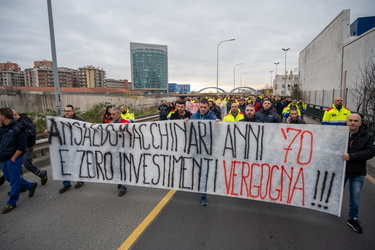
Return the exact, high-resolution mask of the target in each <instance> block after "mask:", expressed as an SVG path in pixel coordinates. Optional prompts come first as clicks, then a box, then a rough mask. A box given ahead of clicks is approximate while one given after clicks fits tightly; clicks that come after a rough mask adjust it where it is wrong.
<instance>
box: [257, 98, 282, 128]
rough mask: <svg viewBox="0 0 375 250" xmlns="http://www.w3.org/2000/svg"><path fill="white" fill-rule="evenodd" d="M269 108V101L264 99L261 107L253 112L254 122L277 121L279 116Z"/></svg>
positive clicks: (270, 106)
mask: <svg viewBox="0 0 375 250" xmlns="http://www.w3.org/2000/svg"><path fill="white" fill-rule="evenodd" d="M271 108H272V103H271V101H269V100H266V101H264V102H263V108H262V109H261V110H260V111H259V112H257V113H256V114H255V119H256V122H263V123H279V116H278V115H277V114H276V113H275V112H273V111H272V109H271Z"/></svg>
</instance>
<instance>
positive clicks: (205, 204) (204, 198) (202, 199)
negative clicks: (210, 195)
mask: <svg viewBox="0 0 375 250" xmlns="http://www.w3.org/2000/svg"><path fill="white" fill-rule="evenodd" d="M201 205H202V206H207V205H208V201H207V197H206V196H202V197H201Z"/></svg>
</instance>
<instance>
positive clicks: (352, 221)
mask: <svg viewBox="0 0 375 250" xmlns="http://www.w3.org/2000/svg"><path fill="white" fill-rule="evenodd" d="M346 124H347V126H349V145H348V153H346V154H343V155H342V159H343V160H344V161H346V172H345V184H346V181H348V180H349V193H350V199H349V218H348V221H347V224H348V225H349V226H350V227H351V228H352V229H353V231H354V232H357V233H362V227H361V225H360V223H359V221H358V211H359V199H360V194H361V189H362V186H363V182H364V179H365V175H366V161H367V160H370V159H371V158H372V157H374V156H375V136H374V135H372V134H370V133H369V132H368V131H367V129H366V128H365V127H364V126H363V125H362V121H361V116H359V115H358V114H351V115H349V117H348V121H347V122H346Z"/></svg>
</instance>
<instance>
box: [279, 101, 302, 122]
mask: <svg viewBox="0 0 375 250" xmlns="http://www.w3.org/2000/svg"><path fill="white" fill-rule="evenodd" d="M292 107H294V108H296V109H297V114H298V116H299V117H301V110H300V109H299V107H298V106H297V100H293V101H292V102H291V103H289V105H288V106H286V107H285V108H284V110H283V113H282V114H283V117H284V121H286V120H287V119H288V117H289V111H290V108H292Z"/></svg>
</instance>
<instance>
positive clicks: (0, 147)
mask: <svg viewBox="0 0 375 250" xmlns="http://www.w3.org/2000/svg"><path fill="white" fill-rule="evenodd" d="M26 143H27V139H26V132H25V128H24V127H23V126H22V125H21V124H19V123H18V122H16V119H12V120H11V121H10V122H9V124H8V125H5V124H2V126H1V128H0V162H5V161H7V160H9V159H10V158H12V156H13V155H14V153H15V152H16V151H17V150H19V151H22V152H23V153H25V152H26V151H27V146H26Z"/></svg>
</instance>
